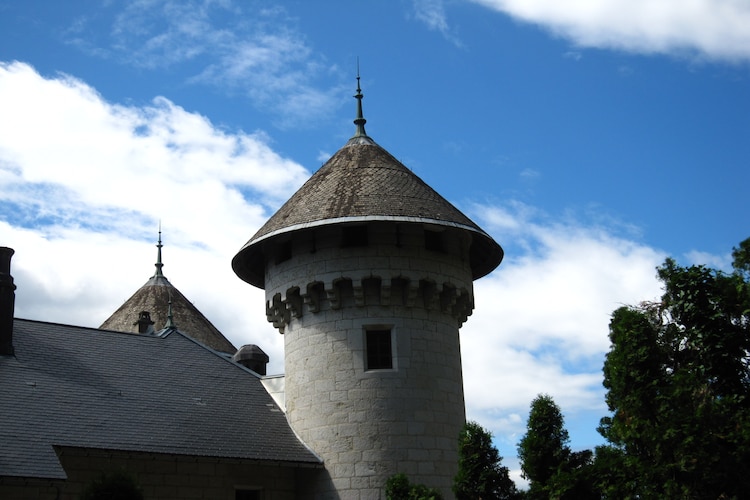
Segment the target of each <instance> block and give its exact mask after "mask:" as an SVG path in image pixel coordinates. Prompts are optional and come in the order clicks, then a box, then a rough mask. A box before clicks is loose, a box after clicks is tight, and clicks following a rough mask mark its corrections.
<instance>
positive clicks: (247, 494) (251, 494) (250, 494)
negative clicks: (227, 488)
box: [234, 490, 261, 500]
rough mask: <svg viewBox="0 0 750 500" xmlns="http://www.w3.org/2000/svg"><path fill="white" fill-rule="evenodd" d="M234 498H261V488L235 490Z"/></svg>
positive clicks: (256, 499) (236, 499)
mask: <svg viewBox="0 0 750 500" xmlns="http://www.w3.org/2000/svg"><path fill="white" fill-rule="evenodd" d="M234 500H261V497H260V490H235V492H234Z"/></svg>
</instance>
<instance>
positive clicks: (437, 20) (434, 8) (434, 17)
mask: <svg viewBox="0 0 750 500" xmlns="http://www.w3.org/2000/svg"><path fill="white" fill-rule="evenodd" d="M413 7H414V8H413V12H414V18H415V19H416V20H417V21H419V22H421V23H422V24H424V25H425V26H427V28H428V29H430V30H433V31H437V32H438V33H440V34H441V35H443V37H444V38H445V39H446V40H448V41H449V42H451V43H452V44H454V45H456V46H457V47H461V46H463V43H462V42H461V39H460V38H459V37H458V35H457V33H456V30H455V28H452V27H451V26H450V25H449V24H448V16H447V14H446V12H445V2H444V1H443V0H414V2H413Z"/></svg>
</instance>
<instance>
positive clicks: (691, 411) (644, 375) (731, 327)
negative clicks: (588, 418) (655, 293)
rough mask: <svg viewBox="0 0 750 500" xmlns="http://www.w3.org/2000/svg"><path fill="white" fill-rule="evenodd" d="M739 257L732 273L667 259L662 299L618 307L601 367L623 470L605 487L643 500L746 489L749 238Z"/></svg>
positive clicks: (749, 482)
mask: <svg viewBox="0 0 750 500" xmlns="http://www.w3.org/2000/svg"><path fill="white" fill-rule="evenodd" d="M733 258H734V263H733V264H734V268H735V271H734V272H733V273H731V274H726V273H723V272H721V271H717V270H714V269H710V268H707V267H705V266H690V267H681V266H678V265H677V264H676V263H675V261H673V260H671V259H668V260H667V261H666V262H665V263H664V264H663V265H662V266H661V267H660V268H659V269H658V276H659V279H660V280H661V281H662V282H663V283H664V294H663V296H662V298H661V301H660V302H658V303H647V304H642V305H641V306H639V307H623V308H620V309H618V310H616V311H615V312H614V313H613V315H612V320H611V322H610V340H611V342H612V346H611V349H610V351H609V353H608V354H607V357H606V360H605V363H604V386H605V387H606V388H607V390H608V392H607V396H606V401H607V405H608V407H609V409H610V411H611V412H612V415H611V416H610V417H606V418H603V419H602V421H601V425H600V428H599V431H600V433H601V434H602V435H603V436H604V437H605V438H607V439H608V441H609V442H610V443H611V444H612V448H610V449H609V451H608V452H607V453H608V455H607V460H610V461H612V462H613V463H616V465H617V466H618V467H619V470H618V471H617V473H616V474H615V473H611V474H609V475H608V476H606V475H602V476H601V477H600V479H602V481H603V483H602V487H603V488H604V489H605V490H609V491H620V492H629V494H630V495H632V496H640V497H643V498H722V497H723V498H732V497H737V498H742V497H745V496H746V495H747V493H748V492H749V491H750V361H749V359H748V352H750V286H749V284H748V277H750V272H749V271H750V239H748V240H745V241H743V242H742V243H741V245H740V248H735V249H734V252H733ZM603 469H604V467H602V468H601V469H600V472H601V470H603ZM613 472H614V471H613ZM605 476H606V477H605ZM615 498H619V496H615Z"/></svg>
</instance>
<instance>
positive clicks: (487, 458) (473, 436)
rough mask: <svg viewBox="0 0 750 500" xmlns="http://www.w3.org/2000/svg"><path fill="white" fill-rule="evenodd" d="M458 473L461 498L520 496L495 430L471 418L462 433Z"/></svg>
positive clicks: (486, 499)
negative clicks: (496, 443)
mask: <svg viewBox="0 0 750 500" xmlns="http://www.w3.org/2000/svg"><path fill="white" fill-rule="evenodd" d="M458 453H459V458H458V474H457V475H456V477H455V479H454V482H453V493H455V495H456V499H457V500H509V499H515V498H518V497H519V493H518V491H517V490H516V485H515V483H513V480H512V479H511V478H510V475H509V474H508V468H507V467H503V465H502V457H501V456H500V453H499V452H498V451H497V448H495V447H494V446H493V444H492V434H490V433H489V432H488V431H486V430H485V429H484V428H482V426H480V425H479V424H477V423H476V422H467V423H466V424H465V425H464V428H463V430H462V431H461V434H460V437H459V445H458Z"/></svg>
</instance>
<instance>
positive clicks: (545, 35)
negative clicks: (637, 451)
mask: <svg viewBox="0 0 750 500" xmlns="http://www.w3.org/2000/svg"><path fill="white" fill-rule="evenodd" d="M357 60H359V71H360V74H361V77H362V80H361V81H362V89H363V93H364V94H365V99H364V113H365V117H366V118H367V120H368V121H367V131H368V133H369V135H370V136H372V137H373V138H374V139H375V140H376V141H377V142H378V143H379V144H380V145H382V146H383V147H385V148H386V149H387V150H389V151H390V152H391V153H392V154H393V155H394V156H396V157H397V158H399V159H400V160H401V161H402V162H404V163H405V164H406V165H407V166H409V167H410V168H411V169H412V170H413V171H414V172H415V173H417V174H418V175H419V176H420V177H422V178H423V179H424V180H425V181H426V182H428V183H429V184H430V185H431V186H432V187H433V188H435V189H436V190H437V191H438V192H440V193H441V194H443V195H444V196H445V197H446V198H448V199H449V200H450V201H452V202H453V203H454V204H455V205H456V206H458V207H459V208H461V209H462V210H463V211H464V212H465V213H467V214H468V215H469V216H470V217H472V218H473V219H474V220H475V221H476V222H477V223H478V224H479V225H480V226H482V227H483V228H484V229H485V230H487V231H488V232H489V233H490V234H491V235H492V236H493V237H494V238H495V239H496V240H497V241H498V242H499V243H500V244H501V245H502V246H503V247H504V248H505V251H506V257H505V260H504V262H503V264H502V265H501V266H500V268H498V270H496V271H495V272H494V273H492V274H491V275H489V276H487V277H485V278H483V279H482V280H479V281H478V282H477V283H476V285H475V295H476V310H475V312H474V315H473V316H472V317H471V318H470V319H469V321H468V322H467V323H466V325H465V326H464V327H463V329H462V333H461V336H462V356H463V361H464V371H465V381H464V383H465V387H466V404H467V415H468V417H469V418H471V419H474V420H477V421H478V422H479V423H480V424H482V425H484V426H485V427H487V428H489V429H490V430H491V431H492V432H493V433H494V435H495V441H496V444H497V445H498V448H499V449H500V452H501V454H502V455H503V456H504V457H505V461H506V464H507V465H509V466H511V468H513V469H514V474H515V475H517V462H516V460H515V446H516V444H517V442H518V440H519V439H520V436H521V435H522V434H523V432H524V431H525V419H526V415H527V413H528V405H529V403H530V401H531V400H532V399H533V398H534V396H536V395H537V394H539V393H542V392H544V393H548V394H550V395H551V396H553V398H554V399H555V401H556V402H557V403H558V404H559V405H560V406H561V407H562V409H563V412H564V415H565V418H566V425H567V427H568V429H569V431H570V434H571V440H572V445H573V447H574V448H587V447H588V448H590V447H593V446H594V445H596V444H599V443H601V438H599V437H598V435H597V433H596V431H595V428H596V425H597V423H598V420H599V418H600V417H601V416H603V415H604V414H605V413H606V408H605V406H604V401H603V395H604V392H603V389H602V387H601V366H602V362H603V358H604V354H605V353H606V351H607V349H608V340H607V323H608V319H609V315H610V314H611V312H612V311H613V310H614V309H615V308H617V307H618V306H619V305H622V304H633V303H637V302H639V301H641V300H648V299H654V298H656V297H657V296H658V294H659V286H658V283H657V282H656V281H655V277H654V276H655V271H654V268H655V266H657V265H658V264H659V263H660V262H662V261H663V259H664V258H665V257H666V256H668V255H670V256H674V257H675V258H677V259H678V260H679V261H680V262H681V263H683V264H692V263H704V264H709V265H712V266H718V267H724V268H726V267H727V266H728V263H729V262H730V257H729V255H730V252H731V249H732V246H735V245H737V244H738V243H739V242H740V241H741V240H743V239H744V238H746V237H748V236H750V234H749V233H750V227H748V222H747V221H748V215H750V209H749V207H748V202H747V187H748V185H750V168H748V161H749V160H750V140H748V137H750V86H749V85H750V64H748V62H750V4H745V3H743V2H736V1H731V0H695V1H693V2H690V3H685V2H682V1H680V0H658V1H657V0H598V1H586V0H575V1H570V2H565V3H564V6H563V3H561V2H558V1H557V0H473V1H450V0H445V1H442V0H414V1H407V0H401V1H390V2H377V3H376V2H345V1H326V2H308V1H302V0H300V1H281V2H267V1H264V2H253V1H241V2H240V1H230V0H215V1H205V2H201V1H180V2H177V1H132V2H117V1H102V2H92V1H67V2H56V1H40V0H38V1H34V0H32V1H27V2H16V1H0V61H1V62H0V242H1V243H2V244H4V245H7V246H11V247H13V248H15V249H16V252H17V253H16V256H15V257H14V261H13V266H14V267H13V268H14V276H15V280H16V284H17V285H18V291H17V315H18V316H20V317H26V318H31V319H42V320H52V321H60V322H66V323H73V324H82V325H87V326H98V325H99V324H100V323H101V322H102V321H103V320H104V319H106V317H107V316H108V315H109V314H110V313H111V312H112V311H114V310H115V309H116V308H117V307H119V305H120V304H121V303H122V302H123V301H124V300H125V299H127V298H128V297H129V296H130V294H131V293H132V292H134V291H135V290H136V289H137V288H138V287H140V286H141V285H142V284H143V283H144V282H145V281H146V280H147V279H148V277H149V276H150V275H151V273H152V272H153V268H152V267H151V266H152V264H153V262H154V259H155V256H156V252H155V249H154V247H153V244H154V243H155V239H156V231H157V228H158V225H159V221H161V224H162V227H163V230H164V244H165V247H164V259H165V264H166V265H165V268H164V272H165V274H166V275H167V276H168V277H169V278H170V280H171V281H172V283H173V284H174V285H175V286H177V287H178V288H179V289H180V290H181V291H182V292H183V293H184V294H185V295H187V296H188V297H189V298H190V299H191V300H193V301H194V302H195V303H196V305H197V306H198V307H199V308H200V309H201V310H202V311H203V312H204V314H206V315H207V316H208V317H209V319H211V320H212V321H213V322H214V323H215V324H216V325H217V327H218V328H219V329H220V330H222V331H223V332H224V333H225V334H226V335H227V336H228V337H229V338H230V339H231V340H232V341H233V342H234V343H235V344H236V345H241V344H245V343H257V344H259V345H261V346H262V347H263V348H264V349H265V350H266V351H267V352H268V353H269V355H270V356H271V358H272V362H271V370H272V371H277V372H278V371H281V370H282V369H283V362H282V360H283V354H282V352H283V351H282V345H283V342H282V341H283V339H282V338H281V337H280V336H279V335H278V334H277V333H276V332H275V331H274V330H273V328H272V327H271V326H270V325H268V324H266V323H265V317H264V306H263V295H262V292H260V291H258V290H254V289H252V288H251V287H249V286H248V285H246V284H244V283H243V282H241V281H240V280H239V279H238V278H236V277H235V276H234V275H233V273H232V272H231V269H230V265H229V262H230V260H231V258H232V256H233V255H234V254H235V253H236V251H237V250H239V248H240V247H241V246H242V244H243V243H244V242H245V241H246V240H247V239H249V237H250V236H251V235H252V234H253V233H254V232H255V230H256V229H257V228H258V227H259V226H260V225H261V224H262V223H263V222H264V221H265V219H266V218H268V217H269V216H270V215H271V214H272V213H273V212H274V210H275V209H276V208H278V207H279V205H280V204H281V203H283V201H285V200H286V199H287V198H288V197H289V196H290V195H291V194H292V193H293V192H294V190H295V189H296V188H297V187H298V186H299V185H301V183H302V182H304V180H305V179H306V178H307V177H309V175H310V174H311V173H312V172H314V171H315V170H316V169H317V168H318V167H319V166H320V165H322V163H323V162H324V161H325V160H326V159H327V158H328V157H330V155H332V154H333V153H334V152H335V151H336V150H338V149H339V148H340V147H341V146H342V145H343V144H344V143H345V142H346V140H347V138H348V137H350V136H351V135H352V134H353V133H354V126H353V124H352V120H353V118H354V113H355V100H354V99H352V96H353V94H354V92H355V88H356V80H355V76H356V72H357Z"/></svg>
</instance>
